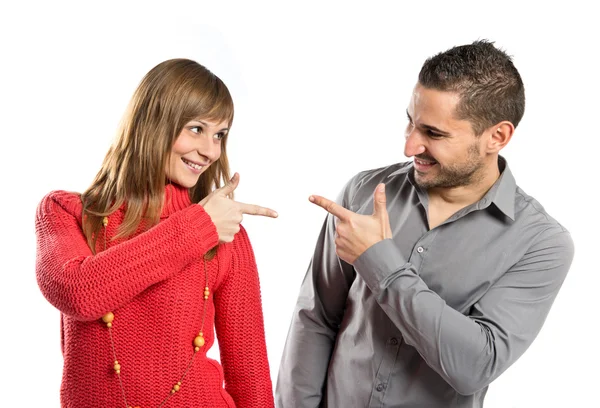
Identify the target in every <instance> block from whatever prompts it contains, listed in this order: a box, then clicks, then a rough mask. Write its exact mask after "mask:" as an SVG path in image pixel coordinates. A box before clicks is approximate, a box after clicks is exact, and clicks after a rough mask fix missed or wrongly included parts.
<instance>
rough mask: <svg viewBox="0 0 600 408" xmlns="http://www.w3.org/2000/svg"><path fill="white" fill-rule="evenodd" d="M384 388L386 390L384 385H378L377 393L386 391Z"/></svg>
mask: <svg viewBox="0 0 600 408" xmlns="http://www.w3.org/2000/svg"><path fill="white" fill-rule="evenodd" d="M384 388H385V387H384V385H383V384H377V387H375V389H376V390H377V391H383V389H384Z"/></svg>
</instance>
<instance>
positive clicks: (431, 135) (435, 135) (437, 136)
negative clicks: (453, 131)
mask: <svg viewBox="0 0 600 408" xmlns="http://www.w3.org/2000/svg"><path fill="white" fill-rule="evenodd" d="M426 133H427V136H429V137H432V138H434V139H439V138H441V137H442V135H440V134H439V133H435V132H432V131H431V130H428V131H427V132H426Z"/></svg>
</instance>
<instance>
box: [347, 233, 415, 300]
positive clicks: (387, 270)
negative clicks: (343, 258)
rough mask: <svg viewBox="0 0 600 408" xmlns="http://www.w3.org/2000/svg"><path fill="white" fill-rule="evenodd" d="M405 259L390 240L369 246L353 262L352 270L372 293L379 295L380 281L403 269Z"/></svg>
mask: <svg viewBox="0 0 600 408" xmlns="http://www.w3.org/2000/svg"><path fill="white" fill-rule="evenodd" d="M405 265H406V259H404V257H403V256H402V254H401V253H400V250H398V248H396V244H395V243H394V241H393V240H392V239H390V238H388V239H384V240H382V241H379V242H378V243H376V244H374V245H371V247H369V248H368V249H367V250H366V251H365V252H363V253H362V254H361V255H360V256H359V257H358V258H357V259H356V261H354V269H355V270H356V273H358V274H359V275H360V276H361V277H362V278H363V279H364V281H365V283H366V284H367V286H368V287H369V289H371V291H372V292H373V293H379V292H380V288H381V287H382V281H383V280H384V279H386V278H387V277H388V276H390V275H391V274H392V273H394V272H397V271H399V270H401V269H404V268H405Z"/></svg>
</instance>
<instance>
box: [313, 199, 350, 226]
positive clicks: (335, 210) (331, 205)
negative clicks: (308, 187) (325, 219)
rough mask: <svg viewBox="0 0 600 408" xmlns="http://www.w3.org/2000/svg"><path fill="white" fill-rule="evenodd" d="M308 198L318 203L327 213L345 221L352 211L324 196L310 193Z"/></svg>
mask: <svg viewBox="0 0 600 408" xmlns="http://www.w3.org/2000/svg"><path fill="white" fill-rule="evenodd" d="M308 200H309V201H310V202H311V203H313V204H316V205H318V206H319V207H321V208H322V209H324V210H325V211H327V212H328V213H329V214H331V215H334V216H336V217H338V218H339V219H340V220H342V221H347V220H348V219H349V218H350V216H351V215H352V211H350V210H348V209H346V208H344V207H342V206H341V205H339V204H336V203H335V202H334V201H331V200H328V199H326V198H325V197H321V196H318V195H311V196H310V197H308Z"/></svg>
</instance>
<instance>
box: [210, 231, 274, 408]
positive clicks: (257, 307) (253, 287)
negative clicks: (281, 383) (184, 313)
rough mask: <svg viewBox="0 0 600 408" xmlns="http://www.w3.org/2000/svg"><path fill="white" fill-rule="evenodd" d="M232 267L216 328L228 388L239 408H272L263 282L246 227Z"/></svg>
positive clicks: (218, 298)
mask: <svg viewBox="0 0 600 408" xmlns="http://www.w3.org/2000/svg"><path fill="white" fill-rule="evenodd" d="M232 251H233V254H232V257H231V268H230V271H229V275H228V276H227V278H226V280H225V281H224V282H223V284H222V285H221V286H220V287H219V289H218V291H216V292H215V309H216V316H215V329H216V332H217V338H218V341H219V350H220V353H221V364H222V366H223V371H224V374H225V389H226V390H227V392H228V393H229V394H230V395H231V396H232V397H233V399H234V401H235V404H236V407H237V408H271V407H273V406H274V402H273V388H272V384H271V377H270V372H269V362H268V359H267V348H266V344H265V331H264V322H263V313H262V304H261V295H260V283H259V279H258V271H257V267H256V261H255V259H254V253H253V251H252V246H251V245H250V241H249V239H248V235H247V234H246V231H245V230H244V228H243V227H241V229H240V232H238V234H237V235H236V237H235V240H234V241H233V243H232Z"/></svg>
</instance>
